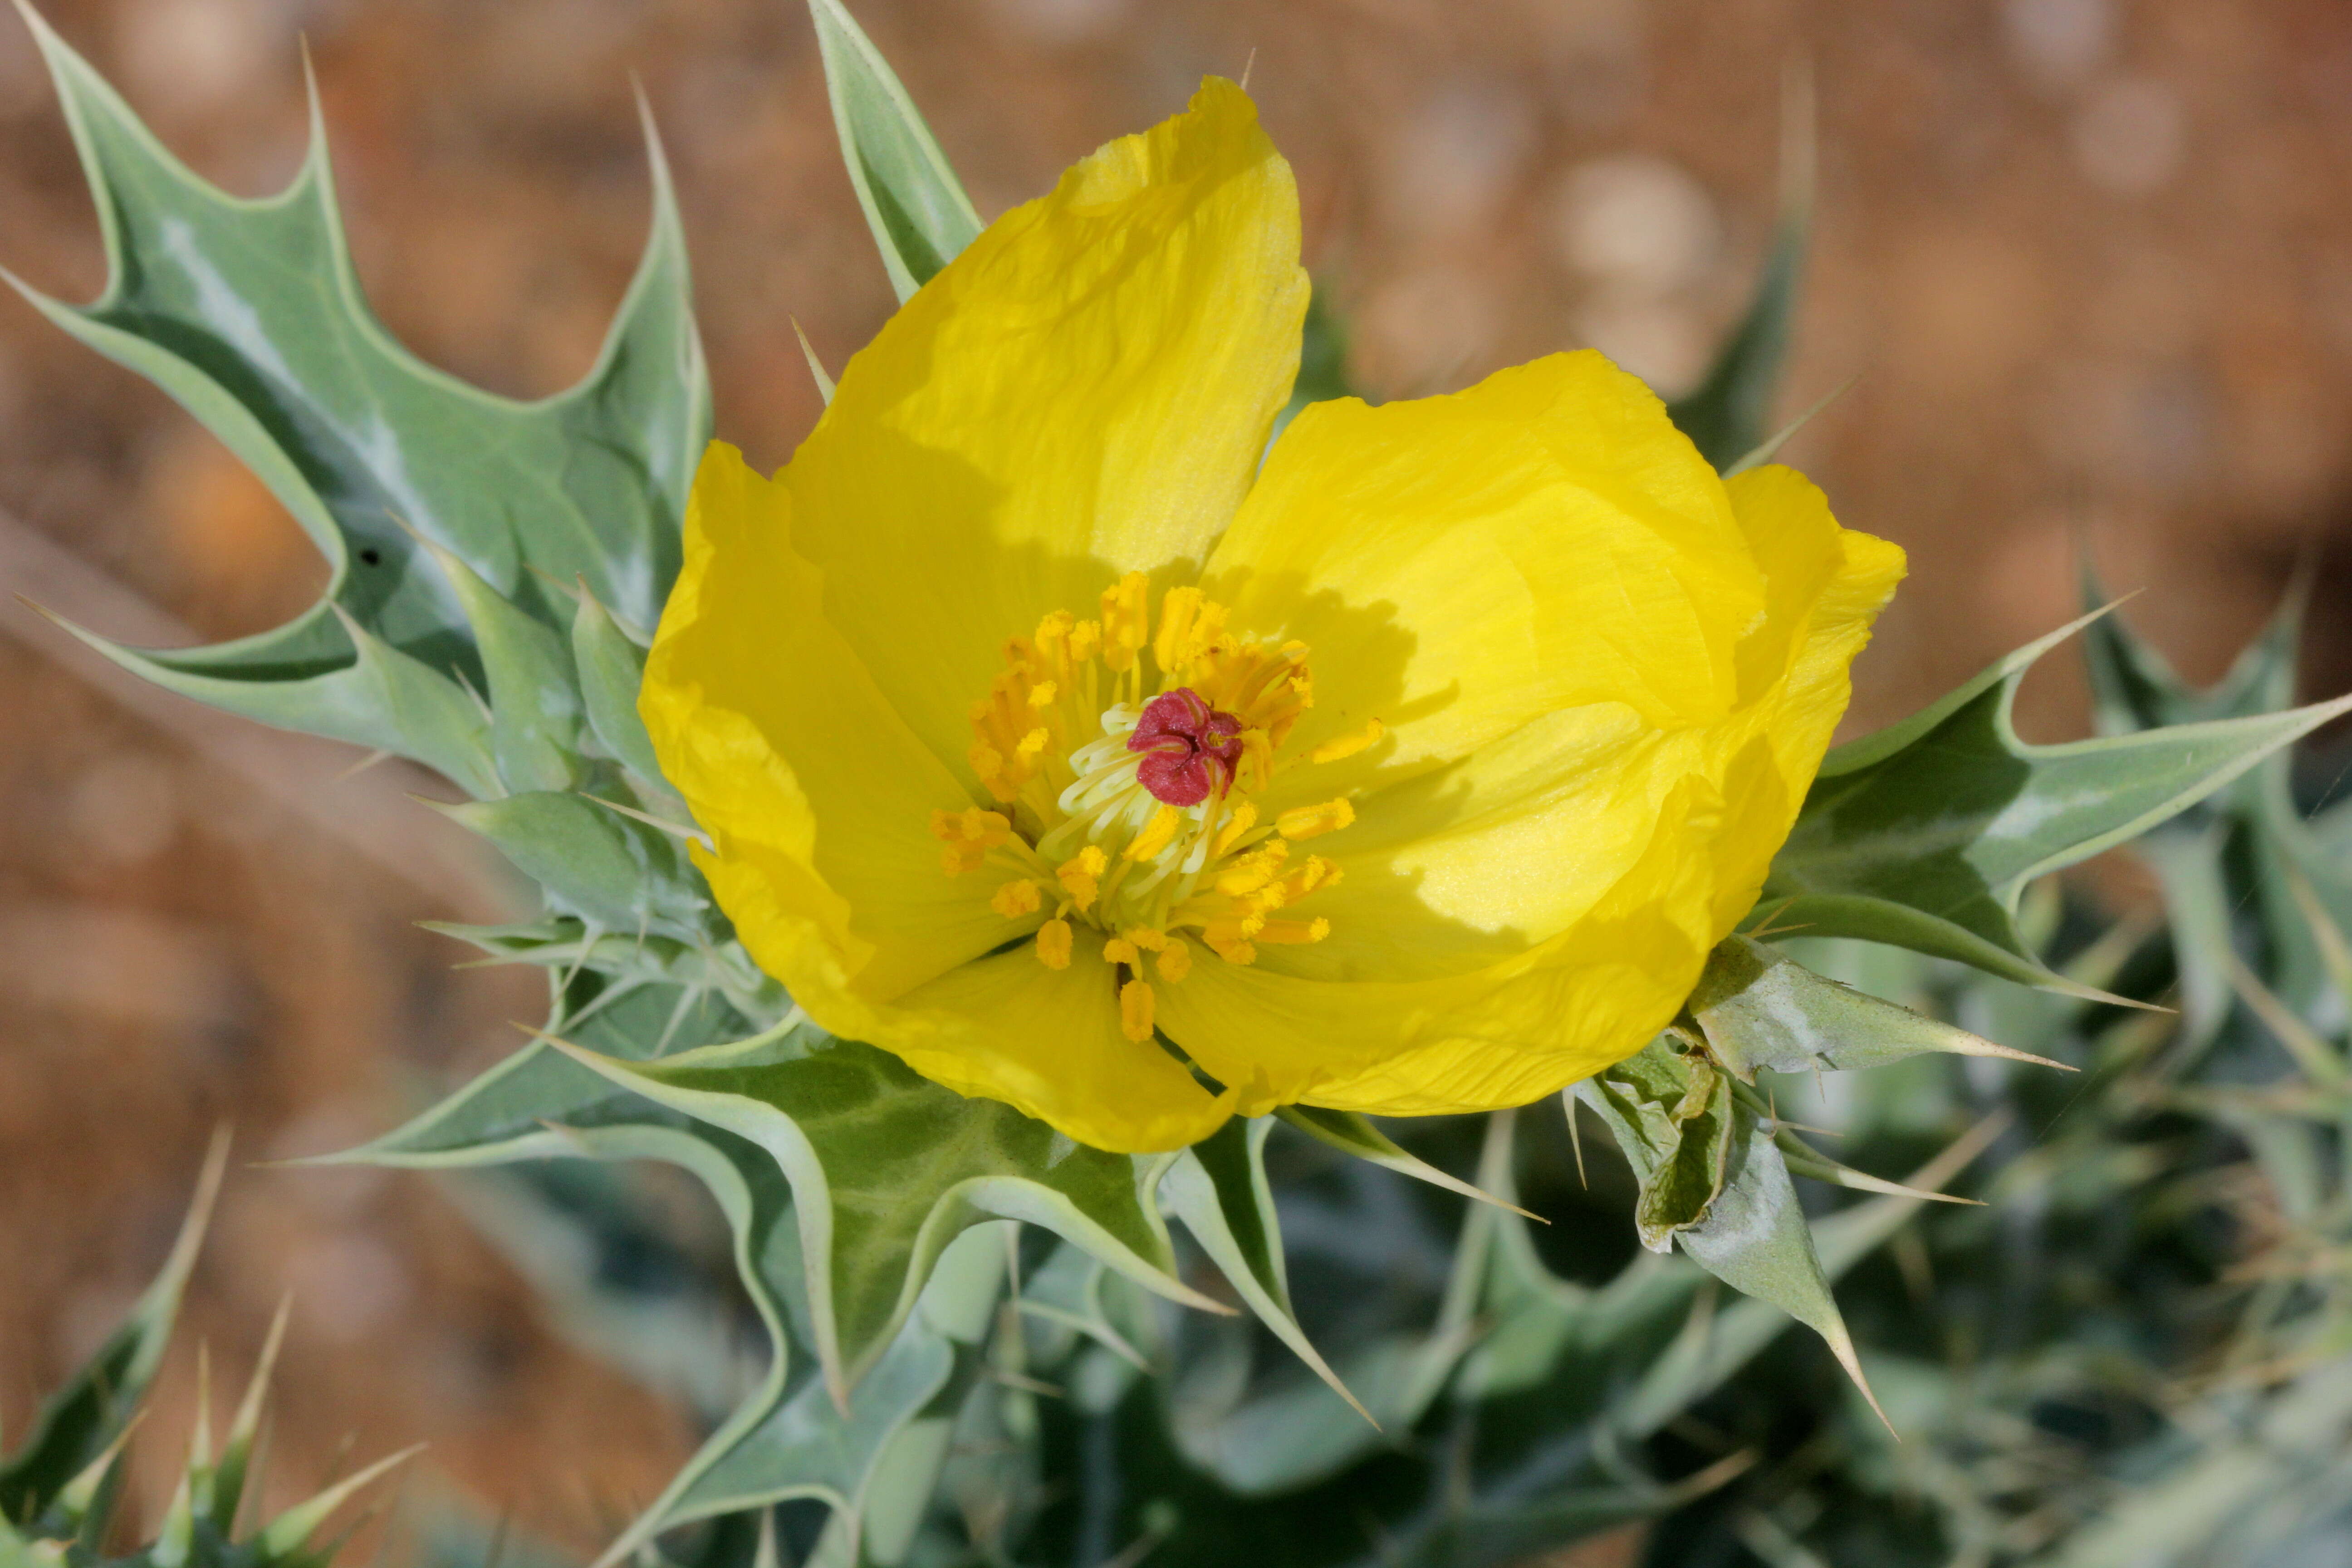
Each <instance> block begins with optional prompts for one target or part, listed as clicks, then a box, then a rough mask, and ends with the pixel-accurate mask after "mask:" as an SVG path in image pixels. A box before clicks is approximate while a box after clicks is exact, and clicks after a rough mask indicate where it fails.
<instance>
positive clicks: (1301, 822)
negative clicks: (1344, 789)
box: [1274, 799, 1356, 842]
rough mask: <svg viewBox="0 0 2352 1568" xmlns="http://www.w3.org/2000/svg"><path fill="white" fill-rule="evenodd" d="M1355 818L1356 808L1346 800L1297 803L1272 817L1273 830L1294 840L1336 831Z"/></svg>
mask: <svg viewBox="0 0 2352 1568" xmlns="http://www.w3.org/2000/svg"><path fill="white" fill-rule="evenodd" d="M1355 820H1356V808H1355V806H1354V805H1351V804H1349V802H1348V801H1346V800H1344V799H1342V800H1327V801H1325V802H1324V803H1323V804H1322V805H1297V806H1293V807H1291V808H1290V809H1289V810H1288V811H1286V812H1284V813H1283V814H1282V815H1281V816H1277V817H1276V818H1275V819H1274V830H1275V831H1276V833H1279V834H1281V835H1282V836H1283V837H1285V838H1287V839H1290V840H1292V841H1294V842H1296V841H1297V840H1298V839H1301V838H1312V837H1315V836H1316V835H1317V834H1318V833H1337V832H1338V831H1339V829H1340V828H1342V827H1345V826H1348V825H1349V823H1352V822H1354V821H1355Z"/></svg>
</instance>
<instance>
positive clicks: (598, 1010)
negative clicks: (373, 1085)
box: [297, 940, 757, 1171]
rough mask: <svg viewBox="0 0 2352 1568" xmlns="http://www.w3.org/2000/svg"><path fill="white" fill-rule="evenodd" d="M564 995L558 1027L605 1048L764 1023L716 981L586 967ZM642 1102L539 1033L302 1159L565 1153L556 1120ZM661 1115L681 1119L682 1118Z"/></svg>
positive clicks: (634, 1109)
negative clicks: (373, 1126) (364, 1131)
mask: <svg viewBox="0 0 2352 1568" xmlns="http://www.w3.org/2000/svg"><path fill="white" fill-rule="evenodd" d="M648 945H650V940H649V943H648ZM567 967H569V966H567ZM560 1003H561V1006H560V1009H559V1011H558V1013H557V1016H556V1020H555V1022H556V1024H557V1026H561V1027H562V1029H563V1030H564V1032H565V1034H566V1035H567V1036H568V1037H570V1038H572V1040H573V1041H574V1042H575V1043H579V1044H583V1045H588V1046H593V1047H595V1048H596V1049H598V1050H601V1051H604V1053H606V1054H607V1055H619V1056H629V1055H644V1056H657V1055H659V1054H660V1053H661V1052H663V1051H665V1050H667V1049H669V1048H670V1047H672V1046H673V1045H675V1046H677V1047H679V1048H680V1049H686V1048H691V1047H698V1046H706V1045H710V1044H715V1043H717V1042H719V1041H724V1040H740V1039H742V1038H744V1037H745V1036H746V1035H748V1034H751V1033H753V1032H754V1030H755V1029H756V1028H757V1025H756V1024H754V1023H752V1022H751V1019H749V1018H747V1017H746V1016H743V1015H741V1014H739V1013H738V1012H737V1011H736V1010H735V1009H734V1008H733V1007H731V1006H729V1005H727V1004H726V1003H725V1002H724V1000H722V999H721V998H720V996H719V993H718V991H717V989H716V988H715V987H712V986H698V985H679V984H651V983H624V984H606V983H605V981H604V977H603V976H600V975H596V974H593V973H579V974H575V975H572V977H571V979H570V981H569V983H568V984H564V985H563V986H562V994H561V996H560ZM641 1105H642V1100H641V1099H640V1097H639V1096H638V1095H637V1094H636V1093H635V1092H634V1090H633V1089H630V1088H628V1087H625V1086H623V1085H619V1084H615V1083H614V1082H613V1081H612V1080H611V1079H608V1078H606V1077H605V1076H604V1074H602V1073H597V1072H592V1071H591V1070H589V1069H588V1068H584V1067H582V1066H581V1065H580V1064H579V1063H578V1062H575V1061H573V1060H572V1058H569V1057H567V1056H565V1055H564V1054H563V1053H562V1051H560V1050H557V1049H556V1048H555V1047H553V1046H551V1045H549V1044H547V1043H546V1041H545V1040H543V1039H541V1040H533V1041H532V1042H531V1043H530V1044H529V1045H527V1046H525V1047H522V1048H521V1049H520V1050H519V1051H517V1052H515V1053H514V1054H513V1055H512V1056H510V1057H509V1058H506V1059H505V1060H504V1061H502V1062H499V1064H498V1065H497V1066H495V1067H493V1068H489V1069H488V1070H487V1071H485V1072H483V1073H481V1074H479V1075H478V1076H477V1077H476V1078H474V1079H471V1080H470V1081H469V1082H467V1083H466V1084H465V1085H464V1086H463V1087H461V1088H459V1089H457V1091H456V1092H454V1093H452V1094H450V1095H449V1096H447V1097H446V1099H444V1100H441V1101H440V1102H439V1103H437V1104H436V1105H434V1106H432V1107H430V1108H429V1109H427V1110H424V1111H421V1112H419V1113H418V1114H417V1115H416V1116H415V1117H414V1118H412V1119H411V1120H410V1121H407V1122H405V1123H404V1124H403V1125H401V1126H399V1127H396V1128H394V1130H393V1131H389V1132H386V1133H384V1134H383V1136H381V1137H379V1138H375V1139H373V1140H372V1141H370V1142H366V1143H362V1144H361V1145H359V1146H358V1147H357V1148H353V1149H347V1150H344V1151H341V1152H337V1153H331V1154H322V1155H318V1156H315V1157H313V1158H310V1159H307V1160H303V1161H299V1162H297V1163H300V1164H306V1165H385V1166H391V1167H394V1168H397V1169H402V1170H425V1171H431V1170H449V1169H462V1168H465V1167H468V1166H473V1165H483V1164H496V1163H501V1162H503V1161H507V1160H516V1159H531V1158H540V1157H544V1156H547V1155H551V1154H562V1153H563V1152H566V1150H565V1145H564V1144H563V1142H562V1139H561V1138H560V1137H559V1136H558V1135H557V1134H556V1133H554V1132H553V1131H551V1130H550V1124H551V1123H558V1124H562V1125H563V1126H566V1127H579V1126H583V1125H590V1126H594V1125H603V1124H605V1123H608V1122H611V1121H615V1120H631V1119H635V1120H644V1119H645V1118H644V1117H643V1116H642V1115H641V1114H640V1113H639V1107H640V1106H641ZM653 1120H654V1121H656V1122H657V1123H659V1124H663V1125H676V1124H677V1123H678V1122H679V1121H680V1120H681V1119H680V1118H677V1117H676V1116H672V1115H667V1114H665V1115H663V1116H660V1117H656V1118H654V1119H653Z"/></svg>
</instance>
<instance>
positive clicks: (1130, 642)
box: [1102, 572, 1151, 674]
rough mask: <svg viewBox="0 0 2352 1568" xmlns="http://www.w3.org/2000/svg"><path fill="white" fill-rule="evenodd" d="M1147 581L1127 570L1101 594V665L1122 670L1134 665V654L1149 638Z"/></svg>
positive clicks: (1140, 649)
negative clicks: (1125, 573) (1127, 572)
mask: <svg viewBox="0 0 2352 1568" xmlns="http://www.w3.org/2000/svg"><path fill="white" fill-rule="evenodd" d="M1150 591H1151V581H1150V578H1148V577H1146V576H1144V574H1142V573H1140V572H1130V573H1129V574H1127V575H1126V576H1124V577H1122V578H1120V579H1119V580H1118V583H1117V584H1114V585H1113V586H1111V587H1108V588H1105V589H1104V590H1103V595H1102V625H1103V631H1102V638H1103V650H1102V661H1103V664H1104V666H1105V668H1108V669H1110V670H1112V671H1113V672H1115V673H1118V674H1125V673H1126V672H1127V671H1128V670H1130V669H1133V668H1135V658H1136V655H1138V654H1139V653H1140V652H1142V651H1143V645H1144V644H1145V643H1146V642H1149V641H1150V626H1151V618H1150V617H1151V611H1150V601H1149V595H1150Z"/></svg>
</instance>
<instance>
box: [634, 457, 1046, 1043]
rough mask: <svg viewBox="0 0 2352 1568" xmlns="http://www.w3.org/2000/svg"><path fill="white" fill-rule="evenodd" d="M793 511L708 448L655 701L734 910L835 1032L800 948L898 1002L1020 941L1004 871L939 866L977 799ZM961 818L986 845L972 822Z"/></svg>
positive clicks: (655, 716)
mask: <svg viewBox="0 0 2352 1568" xmlns="http://www.w3.org/2000/svg"><path fill="white" fill-rule="evenodd" d="M790 510H791V503H790V500H789V499H788V498H787V496H786V494H785V492H784V490H783V489H782V487H781V486H779V485H774V484H771V483H769V482H768V481H767V480H765V479H761V478H760V477H759V476H758V475H757V474H754V473H753V472H752V471H751V469H750V468H747V467H746V466H745V465H744V462H743V458H742V455H741V454H740V453H739V452H738V451H736V450H735V449H734V448H733V447H728V446H724V445H718V444H714V445H713V446H712V447H711V448H710V451H709V454H708V455H706V456H705V458H704V459H703V463H702V468H701V470H700V471H699V473H698V475H697V476H696V479H695V487H694V494H693V499H692V500H691V502H690V503H689V505H688V509H687V520H686V541H685V551H686V559H685V565H684V568H683V570H682V571H681V572H680V574H679V576H678V581H677V589H676V590H675V591H674V592H673V593H672V595H671V596H670V601H669V605H668V606H667V609H665V610H664V612H663V614H662V622H661V628H660V631H659V634H658V635H657V636H656V638H655V641H654V649H653V652H652V654H651V655H650V657H649V658H647V659H646V679H645V685H644V687H643V689H642V690H641V692H640V694H639V697H638V707H639V710H641V711H642V712H643V713H644V715H645V719H646V728H647V729H648V731H650V732H651V734H652V736H653V742H654V748H655V750H656V752H657V753H658V754H659V756H660V758H661V763H662V769H663V771H664V772H665V773H667V775H668V777H669V780H670V782H671V783H672V784H674V785H676V786H677V789H678V790H679V792H680V793H681V794H683V795H685V796H686V798H687V800H688V802H689V803H690V804H691V805H693V807H694V812H695V816H696V819H697V820H698V821H699V822H700V823H701V825H702V826H703V827H704V828H705V829H707V830H708V831H709V833H710V835H711V837H712V838H713V839H714V840H715V841H716V843H717V846H718V853H717V855H716V856H715V857H714V858H709V859H710V863H711V864H712V865H715V866H716V867H718V868H719V869H717V870H714V871H713V874H712V875H713V886H714V888H715V889H717V891H718V893H719V903H720V905H721V906H722V907H723V908H725V909H726V910H727V911H728V913H729V914H730V916H732V917H733V919H734V921H735V922H736V926H737V929H738V931H740V934H741V935H742V938H743V941H744V943H745V945H746V946H747V947H749V948H750V949H751V955H752V956H753V957H754V958H756V959H758V960H759V961H760V963H761V966H762V967H763V968H765V969H767V970H768V972H769V973H772V974H774V975H776V976H777V977H778V978H780V979H782V980H784V981H785V983H786V984H788V985H791V986H793V994H794V997H795V999H797V1000H800V1001H802V1002H803V1004H804V1005H807V1006H808V1008H809V1011H810V1013H811V1014H812V1015H813V1016H816V1017H817V1019H818V1021H819V1022H820V1023H823V1022H824V1013H823V1011H822V1010H821V1008H822V1006H823V1002H822V998H821V997H811V996H803V995H802V994H801V992H800V988H799V985H798V984H797V983H796V982H795V981H794V979H793V975H794V974H795V973H799V972H801V971H802V970H803V968H804V967H805V963H803V959H802V958H801V956H800V955H798V954H797V953H795V952H793V949H794V948H795V947H796V945H798V944H801V943H816V944H819V945H822V946H823V947H824V950H825V953H824V960H823V963H822V965H821V967H822V968H824V970H825V972H826V973H834V974H837V975H838V977H839V984H842V985H844V986H854V987H855V988H856V989H857V990H858V991H859V992H861V993H862V994H866V995H868V996H873V997H887V996H891V995H895V994H898V992H901V991H904V990H905V989H907V988H908V986H910V985H914V984H919V983H920V982H922V981H925V980H928V979H929V978H931V976H933V975H935V974H938V973H941V972H942V971H944V970H946V969H948V968H950V967H951V966H953V965H954V964H957V963H961V962H963V961H964V960H966V959H969V958H972V957H975V956H977V955H978V954H980V953H982V952H987V951H988V950H989V949H990V948H992V947H993V946H995V945H996V944H997V943H999V942H1003V940H1004V939H1005V937H1006V936H1007V935H1009V934H1011V932H1010V930H1009V929H1008V927H1007V924H1006V921H1005V918H1004V917H1003V916H1002V915H999V914H998V913H996V912H995V911H994V910H992V909H991V908H990V907H989V899H990V895H991V891H992V886H993V884H992V881H991V879H985V878H970V877H965V878H958V877H951V876H949V875H947V874H946V873H945V872H944V871H943V870H942V869H941V867H940V841H939V839H938V838H936V837H933V833H932V823H933V816H932V813H933V812H934V811H935V810H939V809H940V808H942V807H943V806H946V805H952V804H953V803H955V802H957V801H960V800H964V799H968V798H969V794H968V792H967V791H966V789H965V788H964V786H962V785H961V784H959V783H958V782H957V780H956V778H955V775H954V774H952V773H950V772H949V770H948V768H947V767H946V765H945V764H943V763H941V762H940V760H939V758H938V757H937V756H936V755H935V754H934V753H933V752H931V751H930V750H929V748H927V747H925V746H924V745H923V744H922V742H920V741H919V740H918V739H917V738H916V736H915V735H914V733H913V731H910V730H908V727H907V725H906V724H905V723H904V721H901V720H900V719H899V718H898V715H897V714H896V713H895V712H894V711H893V710H892V709H891V707H890V704H889V703H888V702H887V701H886V700H883V697H882V695H881V693H880V692H879V691H878V690H877V689H876V688H875V685H874V682H873V680H872V679H871V678H870V677H869V676H868V675H867V674H866V670H865V668H864V667H863V666H862V665H861V664H860V663H859V662H858V659H857V657H856V654H855V653H854V652H852V651H851V650H850V649H849V648H848V647H846V646H845V644H844V643H843V641H842V639H841V638H840V637H839V636H838V635H836V634H835V632H834V631H833V629H832V627H831V626H830V625H829V624H828V623H827V622H826V620H825V618H824V614H823V613H822V606H821V586H822V584H821V579H820V578H819V577H818V575H817V574H816V573H815V572H814V571H813V570H812V569H811V568H810V566H809V565H808V563H806V562H805V561H803V560H802V559H801V558H800V557H799V556H798V555H796V554H795V553H794V552H793V550H792V547H791V545H790V543H789V538H790V530H789V523H790ZM971 816H973V817H974V818H979V817H985V816H987V814H985V813H972V814H971ZM946 820H947V825H948V826H950V829H951V830H952V831H955V832H956V833H958V835H959V836H960V837H970V836H969V835H966V834H965V833H964V826H965V825H964V818H963V817H962V816H953V817H950V818H948V819H946ZM989 820H990V821H1001V819H998V818H989ZM979 826H980V831H979V837H982V838H985V837H988V832H987V826H988V825H987V823H985V822H983V823H981V824H980V825H979ZM950 852H951V853H952V852H953V851H950ZM754 884H756V885H757V886H758V888H759V889H760V896H759V897H758V898H756V899H754V898H751V896H750V895H749V894H748V893H747V892H746V890H745V889H747V888H750V887H751V886H752V885H754Z"/></svg>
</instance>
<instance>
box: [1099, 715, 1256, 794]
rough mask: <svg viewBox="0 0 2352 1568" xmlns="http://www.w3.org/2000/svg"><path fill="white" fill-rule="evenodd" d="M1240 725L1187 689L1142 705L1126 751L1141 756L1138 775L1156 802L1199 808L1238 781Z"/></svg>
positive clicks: (1238, 721)
mask: <svg viewBox="0 0 2352 1568" xmlns="http://www.w3.org/2000/svg"><path fill="white" fill-rule="evenodd" d="M1242 729H1243V725H1242V721H1240V720H1239V719H1236V718H1234V716H1233V715H1232V714H1230V713H1224V712H1220V711H1219V710H1216V709H1214V708H1212V707H1210V706H1209V704H1208V702H1207V700H1205V699H1203V698H1202V695H1201V694H1200V693H1199V692H1197V691H1195V690H1193V689H1192V688H1191V687H1189V686H1180V687H1178V688H1177V689H1175V690H1173V691H1163V692H1161V693H1160V695H1159V696H1157V697H1155V698H1153V699H1152V700H1150V701H1149V702H1147V703H1145V704H1144V705H1143V716H1142V717H1141V718H1139V719H1138V720H1137V721H1135V733H1134V734H1132V735H1129V737H1128V738H1127V749H1128V750H1129V751H1130V752H1141V753H1143V761H1142V762H1140V763H1137V764H1136V769H1135V776H1136V777H1137V778H1139V779H1140V780H1141V781H1143V787H1144V788H1145V789H1148V790H1150V792H1151V797H1152V798H1153V799H1154V800H1159V801H1164V802H1166V803H1167V804H1168V805H1200V804H1201V803H1202V801H1204V800H1206V799H1208V798H1209V796H1210V795H1212V794H1222V793H1223V791H1225V790H1227V789H1229V788H1231V787H1232V785H1233V782H1234V769H1235V768H1236V767H1238V766H1240V764H1241V760H1242V742H1241V734H1242Z"/></svg>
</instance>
